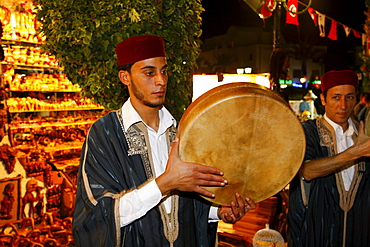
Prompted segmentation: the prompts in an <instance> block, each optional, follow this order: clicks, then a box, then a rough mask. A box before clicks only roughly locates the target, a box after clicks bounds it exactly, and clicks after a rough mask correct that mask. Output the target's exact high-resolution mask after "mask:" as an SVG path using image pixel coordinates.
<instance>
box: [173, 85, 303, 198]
mask: <svg viewBox="0 0 370 247" xmlns="http://www.w3.org/2000/svg"><path fill="white" fill-rule="evenodd" d="M178 135H179V138H180V147H179V154H180V157H181V159H182V160H184V161H188V162H195V163H199V164H203V165H207V166H213V167H217V168H219V169H221V170H222V171H223V172H224V177H225V178H226V179H227V180H228V184H227V185H226V186H225V187H207V190H209V191H211V192H213V193H214V194H215V195H216V197H215V198H206V199H207V200H209V201H211V202H213V203H215V204H219V205H230V202H231V201H235V193H236V192H238V193H240V194H241V196H242V197H243V198H245V197H249V198H252V199H253V200H254V201H255V202H259V201H262V200H265V199H267V198H269V197H271V196H273V195H274V194H276V193H278V192H279V191H280V190H282V189H283V188H284V187H285V186H286V185H287V184H288V183H289V182H290V181H291V180H292V178H293V177H294V176H295V175H296V173H297V172H298V170H299V168H300V166H301V164H302V161H303V157H304V152H305V135H304V131H303V128H302V125H301V123H300V122H299V120H298V119H297V117H296V115H295V114H294V112H293V111H292V110H291V109H290V107H289V105H288V104H287V103H286V102H285V101H284V100H283V98H281V97H280V96H279V95H278V94H277V93H276V92H274V91H272V90H270V89H268V88H266V87H263V86H260V85H258V84H254V83H244V82H238V83H229V84H224V85H222V86H219V87H216V88H213V89H211V90H209V91H208V92H206V93H204V94H203V95H201V96H200V97H199V98H197V99H196V100H195V101H194V102H193V103H192V104H190V106H189V107H188V108H187V109H186V111H185V113H184V115H183V117H182V118H181V120H180V123H179V131H178Z"/></svg>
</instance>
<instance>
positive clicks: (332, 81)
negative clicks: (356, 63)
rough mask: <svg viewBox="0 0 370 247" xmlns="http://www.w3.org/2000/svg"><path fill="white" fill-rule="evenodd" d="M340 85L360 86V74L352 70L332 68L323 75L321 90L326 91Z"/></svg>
mask: <svg viewBox="0 0 370 247" xmlns="http://www.w3.org/2000/svg"><path fill="white" fill-rule="evenodd" d="M339 85H352V86H354V87H355V88H356V90H357V88H358V76H357V74H356V73H355V72H353V71H352V70H331V71H329V72H326V73H325V74H324V75H323V76H322V77H321V91H322V92H325V91H327V90H329V89H330V88H332V87H335V86H339Z"/></svg>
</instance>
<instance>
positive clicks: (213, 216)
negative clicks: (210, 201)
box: [208, 206, 220, 222]
mask: <svg viewBox="0 0 370 247" xmlns="http://www.w3.org/2000/svg"><path fill="white" fill-rule="evenodd" d="M217 211H218V207H215V206H212V207H211V209H210V210H209V215H208V222H217V221H220V218H218V215H217Z"/></svg>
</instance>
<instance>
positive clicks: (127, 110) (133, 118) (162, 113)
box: [122, 99, 176, 133]
mask: <svg viewBox="0 0 370 247" xmlns="http://www.w3.org/2000/svg"><path fill="white" fill-rule="evenodd" d="M122 115H123V116H124V117H123V128H124V131H125V132H126V131H127V129H128V128H130V126H132V125H133V124H135V123H138V122H143V123H144V124H145V125H146V127H147V128H149V129H151V128H150V127H149V126H148V125H147V124H146V123H145V122H144V121H143V120H142V118H141V117H140V115H139V113H137V111H136V110H135V108H134V107H133V106H132V104H131V101H130V99H128V100H127V101H126V102H125V103H124V104H123V106H122ZM159 119H160V126H159V129H158V133H160V132H164V131H166V129H168V128H169V127H170V126H171V125H173V126H175V127H176V120H175V118H174V117H173V116H172V115H171V113H170V112H169V111H168V110H167V109H166V108H165V107H164V106H163V107H162V109H160V110H159Z"/></svg>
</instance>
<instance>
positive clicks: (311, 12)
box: [307, 7, 317, 26]
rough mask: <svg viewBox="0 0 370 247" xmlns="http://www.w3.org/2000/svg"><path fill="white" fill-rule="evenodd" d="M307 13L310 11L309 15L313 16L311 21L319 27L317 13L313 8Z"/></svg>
mask: <svg viewBox="0 0 370 247" xmlns="http://www.w3.org/2000/svg"><path fill="white" fill-rule="evenodd" d="M307 11H308V13H309V14H310V16H311V19H312V20H313V23H315V26H317V13H316V10H314V8H312V7H309V8H308V10H307Z"/></svg>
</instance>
